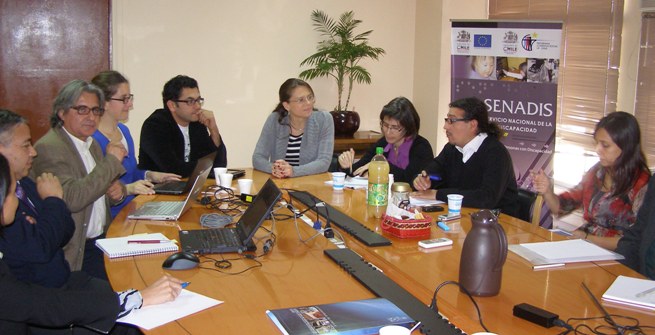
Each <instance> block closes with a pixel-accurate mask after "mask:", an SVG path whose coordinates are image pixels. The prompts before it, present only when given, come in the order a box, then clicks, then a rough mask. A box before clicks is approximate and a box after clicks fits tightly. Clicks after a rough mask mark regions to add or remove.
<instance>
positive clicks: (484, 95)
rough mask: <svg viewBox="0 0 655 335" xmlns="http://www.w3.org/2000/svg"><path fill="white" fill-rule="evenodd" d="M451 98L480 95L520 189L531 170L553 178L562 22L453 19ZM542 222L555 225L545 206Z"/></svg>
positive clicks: (528, 181) (527, 183)
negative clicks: (499, 130)
mask: <svg viewBox="0 0 655 335" xmlns="http://www.w3.org/2000/svg"><path fill="white" fill-rule="evenodd" d="M451 41H452V43H451V54H452V69H451V99H452V101H454V100H457V99H461V98H465V97H470V96H475V97H478V98H479V99H482V100H484V102H485V103H486V104H487V106H488V107H489V110H490V113H489V118H490V119H491V121H495V122H497V123H498V124H499V125H500V127H501V128H502V129H503V130H504V131H505V134H504V138H503V139H502V143H503V144H505V147H507V150H509V153H510V155H511V156H512V161H513V162H514V174H515V175H516V182H517V184H518V187H519V188H523V189H529V190H534V189H533V186H532V178H531V176H530V171H531V170H538V169H543V170H544V171H545V172H546V174H548V175H552V167H553V164H552V163H553V153H554V152H555V120H556V112H557V78H558V76H559V66H560V59H559V57H560V49H561V43H562V23H561V22H526V21H453V22H452V31H451ZM540 224H541V225H542V226H544V227H550V226H551V225H552V220H551V217H550V212H549V211H548V210H547V208H546V207H544V209H543V210H542V217H541V221H540Z"/></svg>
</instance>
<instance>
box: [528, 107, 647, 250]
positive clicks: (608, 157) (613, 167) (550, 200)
mask: <svg viewBox="0 0 655 335" xmlns="http://www.w3.org/2000/svg"><path fill="white" fill-rule="evenodd" d="M594 139H595V140H596V153H597V154H598V158H599V162H598V163H597V164H596V165H594V166H593V167H592V168H591V169H590V170H589V171H587V173H586V174H585V175H584V177H583V179H582V181H581V182H580V183H579V184H578V185H577V186H575V187H574V188H573V189H571V190H569V191H567V192H564V193H562V194H560V195H555V193H554V192H553V184H552V182H551V180H550V178H548V177H547V176H546V175H545V174H544V172H543V171H538V172H536V173H535V177H534V185H535V188H536V190H537V191H538V192H539V193H542V194H543V195H544V201H545V202H546V204H547V205H548V207H549V208H550V210H551V211H552V212H553V213H555V215H558V216H562V215H566V214H569V213H571V212H572V211H574V210H576V209H578V208H582V211H583V218H584V221H585V223H584V225H582V226H581V227H580V228H578V229H577V230H576V231H574V232H573V234H574V236H575V237H578V238H583V239H587V240H589V241H591V242H593V243H596V244H598V245H599V246H602V247H604V248H606V249H609V250H614V249H616V245H617V242H618V241H619V238H620V237H621V236H622V235H623V232H624V231H625V230H626V229H627V228H629V227H631V226H632V225H633V224H634V223H635V220H636V215H637V212H638V211H639V207H640V206H641V204H642V202H643V197H644V194H645V193H646V189H647V184H648V180H649V179H650V171H649V170H648V165H647V163H646V158H645V156H644V153H643V151H642V149H641V131H640V130H639V123H638V122H637V119H636V118H635V117H634V116H633V115H631V114H628V113H625V112H614V113H610V114H608V115H607V116H605V117H604V118H602V119H601V120H600V121H599V122H598V124H597V125H596V129H595V131H594Z"/></svg>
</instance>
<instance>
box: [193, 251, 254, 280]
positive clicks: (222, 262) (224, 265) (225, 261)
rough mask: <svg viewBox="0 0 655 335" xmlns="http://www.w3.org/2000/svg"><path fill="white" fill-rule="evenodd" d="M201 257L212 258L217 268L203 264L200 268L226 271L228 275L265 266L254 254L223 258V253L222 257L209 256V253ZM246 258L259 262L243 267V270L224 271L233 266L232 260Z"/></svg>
mask: <svg viewBox="0 0 655 335" xmlns="http://www.w3.org/2000/svg"><path fill="white" fill-rule="evenodd" d="M248 256H251V257H248ZM201 257H204V258H207V259H209V260H211V261H212V262H214V267H216V268H208V267H202V266H201V267H199V268H200V269H204V270H211V271H216V272H220V273H224V274H227V275H238V274H242V273H244V272H247V271H249V270H252V269H255V268H261V267H262V266H263V264H262V262H260V261H258V260H257V259H255V257H254V256H253V255H244V256H243V257H238V258H223V257H222V255H221V259H214V258H212V257H209V256H207V255H201ZM245 259H249V260H252V261H254V262H256V263H257V264H255V265H251V266H249V267H247V268H245V269H243V270H241V271H238V272H229V271H224V270H227V269H230V268H232V262H231V261H236V260H245ZM203 263H204V262H203Z"/></svg>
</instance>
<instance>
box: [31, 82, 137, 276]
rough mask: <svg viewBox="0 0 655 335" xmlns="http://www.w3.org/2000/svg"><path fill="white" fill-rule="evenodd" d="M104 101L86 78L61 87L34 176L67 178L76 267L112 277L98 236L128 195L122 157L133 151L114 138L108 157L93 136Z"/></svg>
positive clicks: (70, 249) (68, 250) (70, 250)
mask: <svg viewBox="0 0 655 335" xmlns="http://www.w3.org/2000/svg"><path fill="white" fill-rule="evenodd" d="M104 101H105V99H104V96H103V93H102V90H100V88H98V87H97V86H95V85H93V84H90V83H88V82H86V81H83V80H73V81H71V82H69V83H67V84H66V85H65V86H64V87H63V88H62V89H61V90H60V91H59V93H58V95H57V97H56V98H55V101H54V103H53V106H52V115H51V117H50V125H51V127H52V128H51V129H50V131H48V133H46V134H45V135H44V136H43V137H42V138H41V139H40V140H39V141H37V142H36V145H35V146H34V147H35V149H36V150H37V152H38V153H39V155H38V156H36V157H35V158H34V163H33V168H32V172H31V174H30V176H32V178H33V179H34V178H35V177H36V176H39V175H41V174H42V173H44V172H50V173H52V174H54V175H55V176H57V177H58V178H59V181H60V182H61V185H62V188H63V191H64V195H63V199H64V202H66V204H67V205H68V208H69V209H70V211H71V213H72V215H73V220H74V221H75V234H74V235H73V238H71V240H70V242H69V243H68V244H67V245H66V246H65V247H64V253H65V256H66V260H68V262H69V263H70V266H71V269H72V270H73V271H76V270H83V271H85V272H87V273H88V274H90V275H92V276H94V277H98V278H102V279H107V274H106V272H105V268H104V258H103V254H102V251H100V250H99V249H98V248H97V247H96V246H95V241H96V240H97V239H98V238H102V237H104V234H105V231H106V229H107V227H108V226H109V223H111V217H110V211H109V208H110V205H111V204H117V203H120V202H121V201H123V199H124V198H125V195H126V193H127V192H126V189H125V186H124V185H123V184H121V183H120V181H118V177H120V176H121V175H122V174H124V173H125V169H124V168H123V165H122V164H121V161H122V160H123V158H124V157H125V155H126V154H127V151H126V150H125V147H123V145H122V144H120V143H110V144H109V145H108V146H107V154H106V156H104V157H103V154H102V150H101V148H100V146H99V145H98V143H96V142H95V141H94V140H93V137H92V136H91V135H93V133H94V132H95V131H96V129H98V122H99V120H100V116H102V114H103V113H104V108H103V107H104Z"/></svg>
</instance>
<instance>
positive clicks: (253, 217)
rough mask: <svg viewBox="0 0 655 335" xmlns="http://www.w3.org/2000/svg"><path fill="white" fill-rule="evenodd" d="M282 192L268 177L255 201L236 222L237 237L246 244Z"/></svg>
mask: <svg viewBox="0 0 655 335" xmlns="http://www.w3.org/2000/svg"><path fill="white" fill-rule="evenodd" d="M281 196H282V192H280V189H279V188H278V187H277V185H275V183H274V182H273V181H272V180H271V179H268V181H266V184H264V187H262V189H261V190H260V191H259V193H257V196H256V197H255V201H253V202H252V204H250V206H249V207H248V208H247V209H246V211H245V212H244V213H243V215H242V216H241V219H239V222H238V223H237V231H238V232H239V238H240V239H241V241H242V242H243V244H244V245H247V244H248V243H249V242H250V240H252V238H253V236H254V235H255V231H256V230H257V228H258V227H259V226H260V225H261V223H262V222H263V221H264V220H265V219H266V217H267V216H268V214H269V213H270V212H271V210H272V209H273V206H274V205H275V203H276V202H277V201H278V199H280V197H281Z"/></svg>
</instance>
